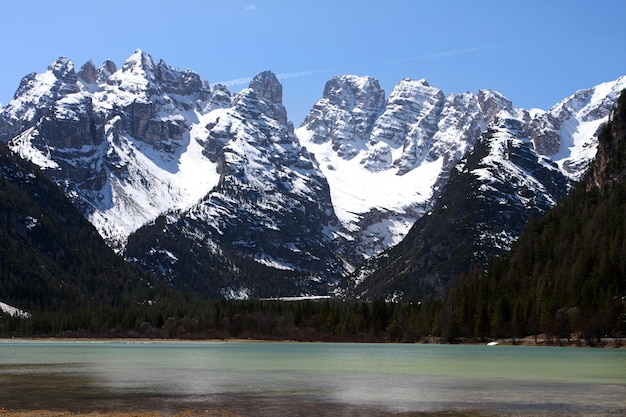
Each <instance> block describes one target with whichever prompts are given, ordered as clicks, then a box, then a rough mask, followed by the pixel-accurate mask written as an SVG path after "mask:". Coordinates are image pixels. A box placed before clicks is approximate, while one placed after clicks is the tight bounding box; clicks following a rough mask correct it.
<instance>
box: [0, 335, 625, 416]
mask: <svg viewBox="0 0 626 417" xmlns="http://www.w3.org/2000/svg"><path fill="white" fill-rule="evenodd" d="M0 407H4V408H7V409H18V408H50V409H70V410H77V411H80V410H87V409H105V410H106V409H120V408H121V409H137V410H141V409H146V410H153V409H163V410H175V409H181V410H184V409H202V408H210V407H220V408H225V409H229V410H232V411H236V412H238V413H242V414H244V415H268V416H269V415H311V414H312V413H314V414H315V415H342V414H343V415H363V416H373V415H385V414H393V413H400V412H413V411H438V410H486V411H488V412H495V413H498V414H517V413H519V414H528V415H534V414H554V415H572V414H579V415H625V414H626V349H589V348H559V347H521V346H495V347H490V346H484V345H481V346H477V345H413V344H324V343H238V342H223V343H219V342H74V341H68V342H66V341H62V342H61V341H0Z"/></svg>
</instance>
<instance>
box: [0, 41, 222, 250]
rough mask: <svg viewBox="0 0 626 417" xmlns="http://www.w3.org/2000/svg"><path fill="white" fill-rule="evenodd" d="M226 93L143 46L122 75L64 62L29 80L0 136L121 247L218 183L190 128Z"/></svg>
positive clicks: (5, 114) (111, 68)
mask: <svg viewBox="0 0 626 417" xmlns="http://www.w3.org/2000/svg"><path fill="white" fill-rule="evenodd" d="M225 94H226V95H227V94H228V93H224V92H223V91H216V92H215V94H211V92H210V90H209V88H208V86H207V85H205V84H203V83H202V82H201V80H200V78H199V76H198V75H197V74H195V73H193V72H191V71H189V70H185V71H180V70H178V69H176V68H173V67H170V66H169V65H167V64H165V63H164V62H163V61H161V62H159V63H158V64H155V63H154V62H153V61H152V58H151V57H150V56H149V55H147V54H146V53H144V52H142V51H140V50H137V51H136V52H135V53H134V54H133V55H131V56H130V57H129V58H128V60H127V61H126V62H125V63H124V65H123V66H122V68H121V69H119V70H117V67H116V66H115V64H114V63H112V62H110V61H107V62H105V63H104V64H103V65H102V66H101V67H100V68H98V69H96V68H95V67H94V65H93V64H92V63H91V62H88V63H86V64H85V65H83V67H82V68H81V70H80V71H79V72H78V73H76V72H75V70H74V64H73V63H72V61H71V60H69V59H67V58H59V59H58V60H57V61H56V62H54V63H53V64H52V65H51V66H50V67H49V68H48V70H47V71H46V72H44V73H42V74H31V75H29V76H27V77H25V78H24V79H23V80H22V82H21V84H20V87H19V88H18V90H17V92H16V94H15V97H14V98H13V100H11V102H9V104H8V105H7V106H5V107H4V108H3V109H2V113H1V114H0V140H3V141H5V142H8V144H9V147H10V148H11V149H12V150H13V151H14V152H16V153H17V154H19V155H21V156H22V157H24V158H25V159H28V160H31V161H33V162H34V163H36V164H37V165H39V166H41V167H42V168H43V169H44V170H45V171H44V172H45V173H46V174H47V175H48V176H50V177H51V178H52V179H53V180H54V181H55V182H56V183H57V184H59V186H60V187H61V188H62V189H63V190H64V191H65V193H66V194H67V195H68V196H69V197H70V198H71V199H72V201H73V202H74V204H75V205H76V206H77V207H78V208H79V209H80V211H81V212H82V213H83V214H84V215H85V217H86V218H87V219H89V221H90V222H91V223H93V224H94V225H95V226H96V228H97V229H98V231H99V232H100V234H101V235H102V236H103V237H104V238H105V239H106V240H107V242H108V243H109V244H110V245H111V246H112V247H114V248H116V249H118V250H120V249H121V248H122V247H123V245H124V243H125V240H126V238H127V236H128V235H129V234H130V233H131V232H132V231H134V230H136V229H137V228H138V227H139V226H141V225H142V224H144V223H145V222H147V221H149V220H152V219H154V218H155V217H156V216H157V215H159V214H160V213H162V212H164V211H166V210H168V209H171V208H182V207H187V206H189V205H190V204H192V203H194V202H196V201H198V200H199V199H200V198H202V197H203V196H204V195H205V194H206V192H208V191H209V190H210V189H211V188H212V187H213V186H214V185H215V184H216V183H217V180H218V178H219V176H218V175H217V173H216V172H215V170H216V164H215V163H213V162H211V161H209V160H208V158H206V157H205V156H204V155H203V151H204V150H203V148H202V147H201V146H200V145H199V144H198V142H197V141H195V140H192V139H193V138H192V136H193V131H192V129H191V128H192V125H193V124H194V123H196V122H197V118H198V117H197V113H198V111H199V109H202V110H203V111H204V109H205V108H213V107H219V106H221V105H222V100H223V96H224V95H225Z"/></svg>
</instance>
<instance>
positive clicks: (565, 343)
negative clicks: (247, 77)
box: [0, 335, 626, 411]
mask: <svg viewBox="0 0 626 417" xmlns="http://www.w3.org/2000/svg"><path fill="white" fill-rule="evenodd" d="M542 336H543V335H542ZM0 341H25V342H26V341H41V342H46V341H49V342H55V341H56V342H90V343H98V342H102V343H104V342H117V343H170V342H172V343H176V342H178V343H180V342H185V343H329V344H332V343H355V344H362V343H372V344H381V345H385V344H417V345H429V344H431V345H485V346H494V347H495V346H537V347H539V346H547V347H588V348H613V349H625V348H626V338H604V339H601V340H600V341H598V342H594V343H590V342H588V341H586V340H579V339H577V340H574V339H570V340H566V339H551V340H550V339H548V338H545V337H535V336H527V337H525V338H520V339H492V338H490V339H485V340H483V341H481V340H478V339H459V340H457V341H454V342H442V341H441V339H440V338H437V337H427V338H422V339H420V340H417V341H416V342H409V343H407V342H388V341H373V342H363V341H358V340H353V341H350V340H294V339H255V338H234V337H233V338H225V339H215V338H213V339H202V338H150V337H110V338H109V337H67V336H61V337H55V336H49V337H42V336H36V337H0ZM0 411H1V410H0Z"/></svg>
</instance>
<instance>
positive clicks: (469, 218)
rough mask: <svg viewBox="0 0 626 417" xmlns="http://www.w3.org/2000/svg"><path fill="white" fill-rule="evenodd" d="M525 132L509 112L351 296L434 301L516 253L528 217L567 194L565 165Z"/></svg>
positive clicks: (355, 282) (371, 263) (354, 283)
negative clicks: (476, 267)
mask: <svg viewBox="0 0 626 417" xmlns="http://www.w3.org/2000/svg"><path fill="white" fill-rule="evenodd" d="M521 129H522V124H521V123H520V122H519V121H518V120H517V119H515V118H512V117H511V115H510V114H508V113H507V112H501V113H500V114H499V115H498V116H497V117H496V118H495V120H494V123H493V124H492V129H491V130H489V131H488V132H486V133H485V134H484V135H483V136H482V137H481V138H480V139H479V141H478V142H477V143H476V145H475V147H474V148H473V149H472V151H471V152H469V153H468V155H467V156H466V157H465V158H464V159H463V160H462V161H461V162H460V163H459V164H458V165H457V166H456V167H455V169H454V170H453V172H452V174H451V177H450V180H449V182H448V183H447V185H446V187H445V189H444V191H443V193H442V194H441V196H440V197H439V199H438V200H437V202H436V204H435V206H434V208H433V209H432V210H431V211H429V212H428V213H427V215H425V216H424V217H422V218H420V219H419V220H417V222H416V223H415V224H414V226H413V227H412V228H411V230H410V232H409V234H408V235H407V237H406V238H405V239H404V240H403V241H402V242H401V243H400V244H398V245H397V246H395V247H393V248H391V249H389V250H388V251H386V252H384V253H383V254H381V255H380V256H377V257H374V258H372V259H370V260H368V261H367V262H365V263H364V265H362V266H361V268H360V269H359V270H357V271H356V272H355V274H353V276H352V280H351V281H349V283H348V286H347V295H348V296H354V297H358V298H369V299H371V298H387V299H393V300H405V301H410V300H421V299H423V298H429V297H431V296H433V295H434V294H437V293H439V292H440V291H441V290H442V289H443V287H444V285H445V284H446V283H447V282H448V281H449V280H451V279H452V278H453V277H455V276H456V275H459V274H461V273H464V272H465V271H467V268H468V267H469V265H470V264H471V263H472V262H476V263H480V262H486V260H487V259H488V257H489V256H490V255H493V254H496V253H499V251H501V250H504V249H508V248H510V245H511V243H512V242H513V241H515V239H516V238H517V236H518V235H519V233H520V232H521V231H522V229H523V227H524V226H525V224H526V222H527V221H528V219H529V218H530V217H531V216H537V215H541V214H543V213H545V212H546V211H547V210H548V209H550V208H551V207H552V206H554V204H555V203H556V201H557V200H558V199H560V198H561V197H562V194H563V193H564V192H565V190H566V189H567V179H566V177H565V176H564V175H563V174H562V173H561V171H560V170H559V169H558V167H557V165H556V164H555V163H553V162H552V161H550V160H549V159H548V158H545V157H543V156H541V155H539V154H537V153H536V152H535V151H534V149H533V145H532V142H531V141H530V139H528V138H526V137H524V135H523V132H522V130H521Z"/></svg>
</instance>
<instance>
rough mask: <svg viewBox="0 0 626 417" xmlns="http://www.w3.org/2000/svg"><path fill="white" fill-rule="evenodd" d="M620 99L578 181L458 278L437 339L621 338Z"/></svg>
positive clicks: (625, 246)
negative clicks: (483, 263)
mask: <svg viewBox="0 0 626 417" xmlns="http://www.w3.org/2000/svg"><path fill="white" fill-rule="evenodd" d="M625 178H626V92H622V94H621V96H620V99H619V104H618V107H617V108H616V109H615V110H614V111H613V114H612V117H611V119H610V121H609V123H608V124H606V125H605V126H604V127H603V128H602V131H601V134H600V135H599V145H598V154H597V156H596V159H595V161H594V163H593V165H592V167H591V169H590V170H589V173H588V174H587V176H586V177H585V179H584V180H583V181H582V182H581V183H580V184H578V186H577V187H576V189H575V190H574V191H573V192H572V193H571V194H570V195H569V196H568V197H566V198H565V199H564V200H563V201H562V202H561V203H559V204H558V205H557V207H556V208H555V209H553V210H552V211H550V212H549V213H548V214H547V215H546V216H545V217H543V218H539V219H535V220H533V221H531V223H530V224H529V225H528V227H527V228H526V229H525V231H524V233H523V234H522V235H521V237H520V239H519V240H518V241H517V242H516V244H515V245H514V246H513V248H512V250H511V251H510V252H508V253H506V254H504V255H502V256H500V257H498V258H495V259H493V260H492V261H491V263H490V265H489V268H488V270H487V271H485V272H484V271H482V270H481V269H478V268H477V269H475V270H473V272H471V273H469V274H468V276H465V277H459V278H458V279H457V283H458V284H457V285H456V286H455V287H453V288H452V289H451V290H450V291H449V292H448V294H447V296H446V299H445V302H444V305H443V310H442V311H443V316H442V327H441V331H442V333H443V335H444V336H445V337H446V338H448V339H453V338H455V337H457V336H468V335H476V336H480V337H520V336H526V335H529V334H537V333H545V334H546V335H547V336H548V337H549V338H552V337H559V338H570V337H576V336H580V337H584V338H586V339H589V338H592V339H594V338H600V337H606V336H616V335H624V334H626V216H625V214H626V183H625V182H624V179H625Z"/></svg>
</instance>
